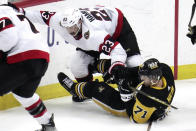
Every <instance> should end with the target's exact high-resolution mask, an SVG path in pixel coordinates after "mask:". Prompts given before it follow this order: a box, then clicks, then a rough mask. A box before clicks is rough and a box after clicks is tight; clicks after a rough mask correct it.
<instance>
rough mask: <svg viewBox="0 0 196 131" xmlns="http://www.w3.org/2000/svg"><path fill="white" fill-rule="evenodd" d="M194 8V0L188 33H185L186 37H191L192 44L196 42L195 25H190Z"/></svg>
mask: <svg viewBox="0 0 196 131" xmlns="http://www.w3.org/2000/svg"><path fill="white" fill-rule="evenodd" d="M195 8H196V0H194V4H193V6H192V12H191V18H190V21H189V24H188V31H189V32H188V33H187V35H186V36H187V37H189V38H190V39H191V42H192V44H193V45H194V44H195V43H196V25H194V26H192V25H191V22H192V19H193V16H194V13H195Z"/></svg>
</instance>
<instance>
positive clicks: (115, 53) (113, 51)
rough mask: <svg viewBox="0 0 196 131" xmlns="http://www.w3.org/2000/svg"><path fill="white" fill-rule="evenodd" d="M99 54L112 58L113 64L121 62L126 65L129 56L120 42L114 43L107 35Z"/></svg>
mask: <svg viewBox="0 0 196 131" xmlns="http://www.w3.org/2000/svg"><path fill="white" fill-rule="evenodd" d="M99 52H102V53H104V54H106V55H110V56H111V63H115V62H117V61H120V62H122V63H125V61H126V59H127V54H126V52H125V50H124V49H123V47H122V46H121V44H120V43H119V42H118V41H114V40H113V39H112V37H111V36H110V35H107V36H106V37H105V39H104V42H103V43H102V44H101V45H100V46H99Z"/></svg>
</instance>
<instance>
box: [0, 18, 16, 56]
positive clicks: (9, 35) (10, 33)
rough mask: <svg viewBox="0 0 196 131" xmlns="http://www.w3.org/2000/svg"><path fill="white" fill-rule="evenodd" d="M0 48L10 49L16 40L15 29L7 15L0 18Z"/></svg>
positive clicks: (4, 50) (5, 50) (3, 49)
mask: <svg viewBox="0 0 196 131" xmlns="http://www.w3.org/2000/svg"><path fill="white" fill-rule="evenodd" d="M0 41H1V44H0V50H2V51H3V52H7V51H9V50H11V49H12V48H13V47H14V46H15V45H16V44H17V41H18V35H17V29H16V28H15V26H14V24H13V22H12V21H11V19H9V18H8V17H2V18H0Z"/></svg>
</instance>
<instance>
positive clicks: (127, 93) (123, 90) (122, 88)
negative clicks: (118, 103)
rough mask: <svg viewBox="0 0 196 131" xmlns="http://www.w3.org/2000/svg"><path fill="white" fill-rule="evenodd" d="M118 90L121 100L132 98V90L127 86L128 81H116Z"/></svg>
mask: <svg viewBox="0 0 196 131" xmlns="http://www.w3.org/2000/svg"><path fill="white" fill-rule="evenodd" d="M118 90H119V92H120V96H121V100H122V101H124V102H128V101H130V100H131V99H132V98H133V91H131V90H130V89H129V88H128V82H127V81H126V80H124V79H120V80H119V82H118Z"/></svg>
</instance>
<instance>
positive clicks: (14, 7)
mask: <svg viewBox="0 0 196 131" xmlns="http://www.w3.org/2000/svg"><path fill="white" fill-rule="evenodd" d="M7 6H10V7H12V8H13V9H15V10H16V11H17V12H19V13H22V14H24V15H25V10H24V9H23V8H19V7H17V6H16V5H15V4H13V3H11V2H8V4H7Z"/></svg>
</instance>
